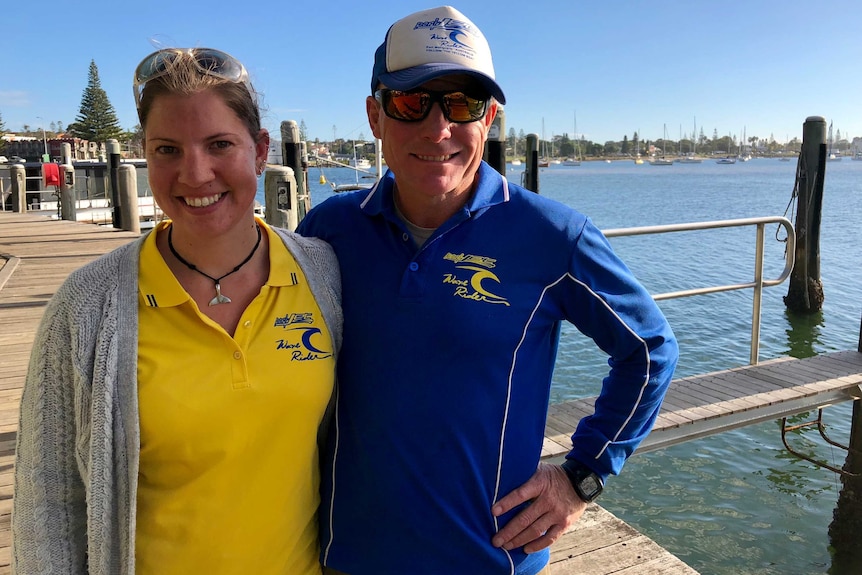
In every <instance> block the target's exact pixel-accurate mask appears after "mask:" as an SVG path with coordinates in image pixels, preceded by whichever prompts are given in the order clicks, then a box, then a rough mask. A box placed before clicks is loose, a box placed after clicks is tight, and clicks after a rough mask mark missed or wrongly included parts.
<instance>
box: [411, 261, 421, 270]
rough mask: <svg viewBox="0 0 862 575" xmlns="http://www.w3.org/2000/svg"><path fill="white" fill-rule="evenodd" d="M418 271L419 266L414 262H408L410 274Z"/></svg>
mask: <svg viewBox="0 0 862 575" xmlns="http://www.w3.org/2000/svg"><path fill="white" fill-rule="evenodd" d="M418 269H419V264H417V263H416V262H410V271H411V272H415V271H416V270H418Z"/></svg>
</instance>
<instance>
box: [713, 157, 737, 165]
mask: <svg viewBox="0 0 862 575" xmlns="http://www.w3.org/2000/svg"><path fill="white" fill-rule="evenodd" d="M715 163H716V164H735V163H736V158H731V157H730V156H728V157H726V158H719V159H717V160H716V161H715Z"/></svg>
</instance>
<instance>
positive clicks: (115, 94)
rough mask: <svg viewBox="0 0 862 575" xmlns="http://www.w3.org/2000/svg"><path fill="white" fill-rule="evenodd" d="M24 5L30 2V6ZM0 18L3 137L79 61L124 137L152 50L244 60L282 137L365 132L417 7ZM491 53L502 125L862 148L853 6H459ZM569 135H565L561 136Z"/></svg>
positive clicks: (54, 92) (541, 132) (76, 106)
mask: <svg viewBox="0 0 862 575" xmlns="http://www.w3.org/2000/svg"><path fill="white" fill-rule="evenodd" d="M37 5H38V9H37V8H35V6H37ZM37 5H34V7H32V8H28V9H26V10H24V9H22V10H14V11H5V12H4V16H3V19H4V26H3V36H2V38H3V46H4V49H3V52H4V58H3V61H2V64H0V70H2V72H0V116H2V119H3V122H4V123H5V125H6V128H7V130H10V131H20V130H22V129H23V126H24V125H28V126H30V128H31V129H34V130H38V129H39V128H40V127H45V128H46V129H48V130H50V124H51V122H55V123H56V122H62V124H63V125H64V126H67V125H68V124H70V123H72V122H73V121H75V118H76V116H77V115H78V113H79V110H80V105H81V97H82V95H83V92H84V89H85V88H86V87H87V79H88V71H89V65H90V61H91V60H92V61H95V63H96V66H97V67H98V70H99V78H100V80H101V85H102V88H103V89H104V90H105V92H106V93H107V95H108V99H109V100H110V102H111V104H112V105H113V107H114V109H115V110H116V112H117V117H118V119H119V121H120V125H121V127H122V128H123V129H126V130H131V129H132V128H134V126H135V125H136V124H137V123H138V120H137V116H136V113H135V107H134V100H133V97H132V85H131V79H132V74H133V72H134V69H135V67H136V66H137V64H138V62H139V61H140V60H141V59H142V58H143V57H144V56H146V55H147V54H149V53H150V52H152V51H154V50H155V49H157V48H161V47H195V46H197V47H211V48H218V49H221V50H224V51H226V52H229V53H230V54H232V55H234V56H235V57H237V58H238V59H239V60H241V61H242V62H243V63H244V64H245V66H246V68H248V70H249V73H250V74H251V79H252V82H253V84H254V86H255V88H256V89H257V91H259V92H260V93H262V100H261V103H262V105H263V108H264V123H265V126H266V127H267V128H269V130H270V131H271V132H272V133H273V136H274V137H275V138H276V139H280V126H281V123H282V122H283V121H286V120H295V121H296V122H297V123H300V122H305V125H306V127H307V130H308V136H309V139H310V140H314V139H315V138H320V139H321V140H331V139H333V138H344V139H355V140H359V139H366V140H370V139H371V138H372V135H371V130H370V129H369V127H368V122H367V118H366V115H365V97H366V96H367V95H368V93H369V92H370V76H371V68H372V65H373V59H374V51H375V49H376V48H377V46H378V45H379V44H380V43H381V42H382V41H383V38H384V36H385V34H386V30H387V29H388V27H389V25H390V24H392V23H393V22H394V21H396V20H398V19H400V18H402V17H404V16H406V15H408V14H410V13H412V12H415V11H418V10H422V9H425V8H429V7H432V6H434V4H433V3H430V2H429V1H428V0H425V1H414V0H396V1H390V0H373V1H370V2H363V1H359V2H357V1H355V0H353V1H342V0H327V1H326V2H314V1H307V0H306V1H290V0H287V1H284V0H282V1H280V2H273V1H271V0H257V1H256V2H252V3H250V4H247V5H244V4H242V3H240V2H236V1H235V0H232V1H230V2H227V1H226V0H209V1H207V2H201V1H198V0H182V1H179V2H178V1H176V0H170V1H163V0H156V1H148V0H142V1H141V2H139V3H134V4H127V3H117V2H104V1H102V0H93V1H91V2H88V3H86V4H82V5H80V6H78V7H73V6H72V5H71V4H69V3H68V2H67V1H63V2H59V1H56V0H43V1H42V2H40V3H38V4H37ZM453 5H454V6H455V7H456V8H458V9H459V10H460V11H461V12H463V13H464V14H465V15H466V16H467V17H469V18H470V19H471V20H472V21H473V22H474V23H475V24H476V25H477V26H478V27H479V28H480V29H481V30H482V32H483V33H484V34H485V37H486V38H487V39H488V42H489V43H490V45H491V50H492V53H493V58H494V67H495V70H496V76H497V81H498V83H499V84H500V85H501V86H502V88H503V90H504V92H505V94H506V100H507V105H506V106H505V131H506V133H507V134H508V132H509V130H510V129H512V128H514V130H515V132H516V133H520V132H521V131H523V132H524V133H525V134H529V133H534V134H537V135H538V136H540V137H545V138H548V139H550V138H551V137H552V136H554V135H560V134H563V133H565V134H568V135H569V136H570V137H571V136H572V135H573V134H575V133H577V134H578V135H579V136H583V137H584V138H586V139H588V140H592V141H595V142H600V143H604V142H605V141H608V140H615V141H619V140H622V139H623V137H624V136H628V138H629V139H631V138H632V135H633V134H634V133H635V132H638V133H639V134H640V138H641V139H642V140H654V139H658V138H661V137H663V134H664V131H665V130H667V134H668V138H669V139H672V140H677V139H679V137H680V134H683V135H686V136H688V135H690V134H691V133H692V131H693V129H694V126H695V125H696V126H697V132H698V133H700V131H701V130H702V131H703V133H704V134H705V135H706V136H707V137H709V138H711V137H712V136H713V134H715V133H717V134H718V136H719V137H722V136H725V135H731V136H732V137H735V138H737V139H738V138H740V137H741V136H742V135H743V134H745V135H746V137H748V138H750V137H753V136H757V137H759V138H766V139H769V138H774V139H775V140H776V141H778V142H785V141H788V140H789V139H792V138H794V137H796V138H799V139H800V140H801V138H802V126H803V124H804V122H805V119H806V118H807V117H809V116H822V117H824V118H825V119H826V121H827V122H828V123H829V122H831V123H833V125H834V129H835V130H836V137H837V131H840V133H841V136H842V137H846V136H849V137H850V138H851V139H852V138H853V137H857V136H858V137H862V34H860V28H862V2H859V1H858V0H819V1H817V2H814V1H810V2H801V1H799V0H781V1H776V0H749V1H742V0H728V1H725V2H714V1H709V2H707V1H702V0H688V1H682V0H653V1H651V2H634V1H632V2H625V1H621V0H606V1H601V2H596V1H593V0H590V1H584V0H556V1H550V0H531V1H530V2H515V1H513V0H500V1H498V2H496V3H493V2H488V1H487V0H461V1H458V2H457V3H456V2H453ZM575 124H577V130H576V129H575Z"/></svg>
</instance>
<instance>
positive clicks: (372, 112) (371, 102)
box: [365, 96, 383, 140]
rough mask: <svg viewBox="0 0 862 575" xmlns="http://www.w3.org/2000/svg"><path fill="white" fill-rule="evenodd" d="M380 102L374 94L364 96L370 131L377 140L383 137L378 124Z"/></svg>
mask: <svg viewBox="0 0 862 575" xmlns="http://www.w3.org/2000/svg"><path fill="white" fill-rule="evenodd" d="M380 111H381V110H380V102H378V101H377V99H376V98H375V97H374V96H368V97H367V98H365V113H366V114H367V115H368V125H369V126H371V133H372V134H374V137H375V138H377V139H378V140H379V139H381V138H382V137H383V130H381V126H380Z"/></svg>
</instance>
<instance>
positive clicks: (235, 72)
mask: <svg viewBox="0 0 862 575" xmlns="http://www.w3.org/2000/svg"><path fill="white" fill-rule="evenodd" d="M177 58H192V59H193V61H194V63H195V64H196V65H197V67H198V68H199V69H200V71H201V72H202V73H203V74H206V75H208V76H214V77H216V78H221V79H223V80H227V81H228V82H233V83H235V84H243V85H244V86H245V87H246V89H247V90H248V93H249V94H250V95H251V96H252V98H254V90H253V89H252V87H251V81H250V80H249V77H248V72H247V71H246V69H245V66H243V65H242V63H241V62H240V61H239V60H237V59H236V58H234V57H233V56H231V55H230V54H228V53H227V52H222V51H221V50H214V49H212V48H165V49H164V50H158V51H157V52H153V53H152V54H150V55H149V56H147V57H146V58H144V59H143V60H141V63H140V64H138V67H137V68H136V69H135V79H134V91H135V107H136V108H137V109H138V110H140V109H141V96H142V95H143V92H144V86H146V84H147V82H149V81H150V80H155V79H156V78H160V77H162V76H164V75H165V74H167V73H168V72H169V71H170V70H171V66H172V65H173V63H174V61H176V59H177Z"/></svg>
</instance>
